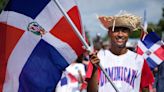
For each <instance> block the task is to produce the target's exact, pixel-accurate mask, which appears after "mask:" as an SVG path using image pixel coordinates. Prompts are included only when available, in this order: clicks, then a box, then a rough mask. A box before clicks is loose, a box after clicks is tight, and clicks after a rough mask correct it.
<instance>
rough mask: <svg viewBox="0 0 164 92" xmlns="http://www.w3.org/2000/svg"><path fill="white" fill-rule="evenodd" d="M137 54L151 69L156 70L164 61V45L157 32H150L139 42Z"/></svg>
mask: <svg viewBox="0 0 164 92" xmlns="http://www.w3.org/2000/svg"><path fill="white" fill-rule="evenodd" d="M137 53H139V54H140V55H142V56H143V57H144V58H145V60H146V61H147V63H148V65H149V66H150V68H151V69H154V68H155V67H157V66H158V65H159V64H161V63H162V61H164V44H163V42H162V40H161V39H160V37H159V36H158V35H157V34H156V33H155V32H150V33H148V34H147V35H146V36H145V37H144V38H143V39H141V40H139V42H138V46H137Z"/></svg>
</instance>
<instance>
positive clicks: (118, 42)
mask: <svg viewBox="0 0 164 92" xmlns="http://www.w3.org/2000/svg"><path fill="white" fill-rule="evenodd" d="M129 33H130V29H128V28H125V27H115V29H114V32H113V31H112V30H111V28H110V29H109V32H108V35H109V36H110V38H111V45H113V46H116V47H120V48H123V47H125V46H126V42H127V41H128V38H129Z"/></svg>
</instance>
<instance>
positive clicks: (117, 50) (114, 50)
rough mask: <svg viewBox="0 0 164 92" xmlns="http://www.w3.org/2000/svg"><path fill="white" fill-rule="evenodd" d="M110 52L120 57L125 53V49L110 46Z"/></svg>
mask: <svg viewBox="0 0 164 92" xmlns="http://www.w3.org/2000/svg"><path fill="white" fill-rule="evenodd" d="M110 51H111V52H112V53H113V54H115V55H122V54H125V53H126V52H127V48H126V47H115V46H111V48H110Z"/></svg>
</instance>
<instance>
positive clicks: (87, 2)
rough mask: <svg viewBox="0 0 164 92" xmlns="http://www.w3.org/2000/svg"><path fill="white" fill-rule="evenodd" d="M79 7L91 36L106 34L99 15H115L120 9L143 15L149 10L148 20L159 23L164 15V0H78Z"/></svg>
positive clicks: (84, 24) (83, 21)
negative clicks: (163, 10)
mask: <svg viewBox="0 0 164 92" xmlns="http://www.w3.org/2000/svg"><path fill="white" fill-rule="evenodd" d="M76 1H77V5H78V7H79V10H80V13H81V18H82V23H83V26H85V28H86V29H87V30H88V31H89V33H90V35H91V37H94V36H95V35H96V33H101V35H102V36H104V35H105V34H106V30H104V29H103V28H102V27H101V26H100V25H101V24H100V22H99V21H98V20H97V18H96V16H97V15H115V14H117V13H118V12H119V11H120V10H126V11H128V12H130V13H133V14H136V15H139V16H141V17H143V13H144V10H145V9H146V10H147V21H148V22H153V23H158V21H159V20H160V18H161V17H162V7H164V0H76Z"/></svg>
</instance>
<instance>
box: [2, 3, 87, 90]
mask: <svg viewBox="0 0 164 92" xmlns="http://www.w3.org/2000/svg"><path fill="white" fill-rule="evenodd" d="M59 2H60V4H61V5H62V6H63V8H64V9H65V10H66V12H67V13H68V15H69V17H70V18H71V19H72V21H73V22H74V23H75V25H76V27H77V28H78V29H79V31H80V33H82V28H81V21H80V16H79V15H80V14H79V11H78V8H77V6H76V4H75V2H74V1H73V0H67V1H66V0H59ZM75 16H76V17H75ZM83 51H84V50H83V48H82V43H81V42H80V40H79V39H78V37H77V36H76V34H75V33H74V31H73V29H72V27H71V26H70V25H69V23H68V22H67V21H66V19H65V18H64V17H63V15H62V13H61V11H60V10H59V8H58V7H57V6H56V4H55V3H54V1H53V0H10V2H9V3H8V5H7V6H6V8H5V9H4V11H2V13H1V14H0V92H2V91H3V92H52V91H54V90H55V87H56V85H57V83H58V81H59V80H60V77H61V74H62V71H63V70H64V69H65V68H66V67H67V66H68V65H69V64H70V63H71V62H72V61H74V60H75V59H76V58H77V56H78V55H80V54H81V53H83Z"/></svg>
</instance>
